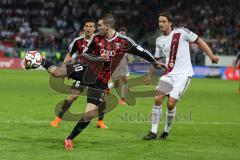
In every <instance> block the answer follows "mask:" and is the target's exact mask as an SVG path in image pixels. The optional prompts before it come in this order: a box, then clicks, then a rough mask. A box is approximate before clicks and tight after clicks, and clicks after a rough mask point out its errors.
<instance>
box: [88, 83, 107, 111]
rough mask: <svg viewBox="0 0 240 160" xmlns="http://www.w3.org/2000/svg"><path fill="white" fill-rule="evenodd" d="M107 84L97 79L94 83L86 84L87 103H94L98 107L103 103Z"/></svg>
mask: <svg viewBox="0 0 240 160" xmlns="http://www.w3.org/2000/svg"><path fill="white" fill-rule="evenodd" d="M107 86H108V85H107V83H104V82H101V81H99V80H97V81H96V83H93V84H90V85H88V92H87V103H92V104H95V105H96V106H98V107H99V106H101V105H102V104H103V103H105V102H106V89H107Z"/></svg>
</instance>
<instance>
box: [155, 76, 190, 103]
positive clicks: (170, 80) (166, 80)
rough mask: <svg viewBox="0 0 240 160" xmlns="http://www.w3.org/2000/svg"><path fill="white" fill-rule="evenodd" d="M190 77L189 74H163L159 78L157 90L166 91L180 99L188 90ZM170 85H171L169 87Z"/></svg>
mask: <svg viewBox="0 0 240 160" xmlns="http://www.w3.org/2000/svg"><path fill="white" fill-rule="evenodd" d="M190 78H191V77H188V76H168V75H163V76H162V77H161V78H160V79H159V83H158V85H157V87H156V91H162V90H165V91H166V93H165V92H164V93H165V94H166V95H169V96H170V97H172V98H174V99H177V100H180V98H181V97H182V96H183V94H184V93H185V91H186V90H187V87H188V85H189V83H190ZM169 86H170V87H169Z"/></svg>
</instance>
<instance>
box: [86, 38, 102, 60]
mask: <svg viewBox="0 0 240 160" xmlns="http://www.w3.org/2000/svg"><path fill="white" fill-rule="evenodd" d="M96 51H97V49H96V45H95V35H94V37H93V38H92V40H91V41H90V42H89V43H88V46H87V47H85V48H84V51H83V54H82V55H83V56H84V57H85V58H87V59H88V60H91V61H102V59H101V57H99V56H97V55H96V53H95V52H96Z"/></svg>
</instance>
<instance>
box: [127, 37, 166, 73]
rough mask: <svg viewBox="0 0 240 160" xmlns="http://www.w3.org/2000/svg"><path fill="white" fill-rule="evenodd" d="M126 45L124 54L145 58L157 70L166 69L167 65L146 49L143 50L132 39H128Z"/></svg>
mask: <svg viewBox="0 0 240 160" xmlns="http://www.w3.org/2000/svg"><path fill="white" fill-rule="evenodd" d="M125 39H126V43H125V45H124V47H123V50H124V53H126V52H127V53H130V54H134V55H136V56H139V57H141V58H144V59H145V60H147V61H148V62H150V63H151V64H152V65H153V66H154V67H155V68H165V69H167V67H166V65H165V64H163V63H159V62H158V61H157V60H156V59H155V58H154V56H153V55H152V54H151V53H150V52H149V51H148V50H146V49H144V48H142V47H141V46H140V45H137V44H136V43H135V42H134V41H133V40H132V39H130V38H128V37H126V38H125Z"/></svg>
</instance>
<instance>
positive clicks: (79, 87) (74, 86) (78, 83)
mask: <svg viewBox="0 0 240 160" xmlns="http://www.w3.org/2000/svg"><path fill="white" fill-rule="evenodd" d="M85 88H86V85H84V84H83V83H81V81H76V80H74V82H73V84H72V87H71V89H75V90H78V91H80V92H83V90H84V89H85Z"/></svg>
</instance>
